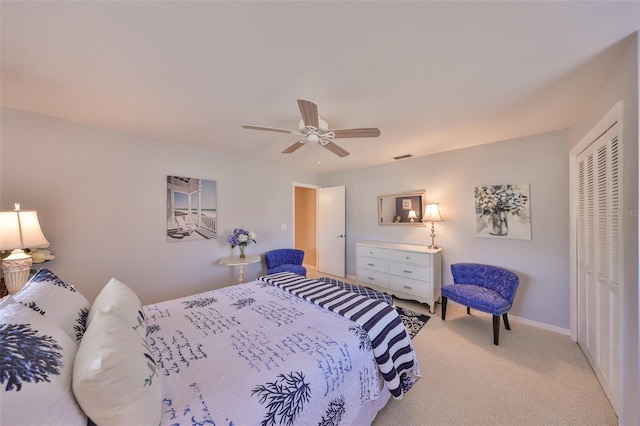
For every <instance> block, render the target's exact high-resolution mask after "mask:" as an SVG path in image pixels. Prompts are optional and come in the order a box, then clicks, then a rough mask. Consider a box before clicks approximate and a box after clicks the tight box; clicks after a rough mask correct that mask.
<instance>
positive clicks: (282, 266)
mask: <svg viewBox="0 0 640 426" xmlns="http://www.w3.org/2000/svg"><path fill="white" fill-rule="evenodd" d="M303 259H304V251H303V250H298V249H276V250H271V251H268V252H266V253H265V254H264V260H265V263H266V264H267V274H275V273H277V272H292V273H294V274H298V275H302V276H305V277H306V276H307V269H306V268H305V267H304V266H302V260H303Z"/></svg>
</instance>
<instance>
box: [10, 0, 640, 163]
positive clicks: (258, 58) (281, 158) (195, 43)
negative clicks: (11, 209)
mask: <svg viewBox="0 0 640 426" xmlns="http://www.w3.org/2000/svg"><path fill="white" fill-rule="evenodd" d="M639 5H640V3H639V2H637V1H630V2H613V1H597V2H583V1H566V2H561V1H555V2H554V1H545V2H537V1H529V2H515V1H513V2H509V1H504V2H499V1H494V2H480V1H476V2H406V1H389V2H362V1H357V2H356V1H348V2H347V1H341V2H329V1H320V2H307V1H304V2H302V1H300V2H267V1H259V2H244V1H243V2H219V1H198V2H187V1H172V2H167V1H164V2H160V1H157V2H156V1H129V2H126V1H117V2H113V1H103V2H94V1H92V2H60V1H48V2H20V1H16V2H9V1H4V0H3V1H2V3H1V6H0V7H1V9H0V19H1V28H0V31H1V33H0V35H1V42H2V51H1V55H2V56H1V60H2V68H1V92H0V95H1V101H2V105H3V106H7V107H12V108H18V109H24V110H28V111H33V112H37V113H42V114H47V115H52V116H55V117H60V118H65V119H69V120H74V121H78V122H82V123H87V124H91V125H95V126H99V127H104V128H110V129H115V130H118V131H122V132H125V133H130V134H136V135H142V136H148V137H151V138H154V139H159V140H163V141H170V142H175V143H180V144H190V145H194V146H198V147H202V148H207V149H212V150H215V151H222V152H226V153H230V154H235V155H239V156H243V157H250V158H254V159H256V160H266V161H272V162H280V163H285V164H290V165H295V166H296V167H300V168H304V169H307V170H312V171H319V172H332V171H339V170H349V169H355V168H361V167H367V166H371V165H376V164H381V163H386V162H391V161H394V160H392V157H394V156H397V155H402V154H409V153H410V154H413V155H414V156H421V155H427V154H432V153H436V152H442V151H447V150H452V149H458V148H462V147H467V146H472V145H477V144H483V143H489V142H495V141H499V140H504V139H510V138H515V137H520V136H526V135H531V134H537V133H542V132H546V131H552V130H558V129H563V128H567V127H569V126H571V124H572V123H573V121H574V120H575V118H576V116H577V115H578V114H579V112H580V111H581V110H582V108H583V107H584V105H585V104H586V103H587V102H588V100H589V98H590V96H592V94H593V93H594V92H595V90H596V89H597V87H598V85H599V84H600V82H601V81H602V79H603V78H604V76H605V75H606V73H607V72H608V70H610V68H611V66H612V65H613V64H614V63H615V60H616V57H617V56H618V55H619V54H620V52H621V51H622V49H623V48H624V45H625V42H626V40H624V39H625V37H627V36H629V35H630V34H632V33H633V32H635V31H637V30H638V29H639V28H640V12H639V10H640V7H639ZM296 99H307V100H310V101H313V102H315V103H316V104H318V107H319V112H320V115H321V116H322V117H323V118H324V119H325V120H327V121H328V122H329V127H330V128H333V129H344V128H352V127H378V128H380V130H381V133H382V134H381V136H380V137H379V138H370V139H337V140H336V143H338V144H339V145H341V146H342V147H344V148H345V149H347V150H348V151H350V152H351V155H350V156H348V157H345V158H339V157H337V156H335V155H334V154H332V153H331V152H329V151H328V150H326V149H324V148H321V147H319V146H317V145H312V144H309V145H307V146H305V147H303V148H301V149H299V150H298V151H296V152H295V153H293V154H288V155H286V154H281V153H280V152H281V151H282V150H283V149H285V148H286V147H287V146H289V145H291V144H292V143H294V142H295V141H296V140H297V138H296V137H295V136H293V135H287V134H284V133H273V132H260V131H255V130H246V129H242V128H241V125H242V124H253V125H260V126H268V127H278V128H290V129H295V128H296V127H297V125H298V121H299V120H300V113H299V110H298V107H297V104H296ZM212 155H215V154H214V153H212Z"/></svg>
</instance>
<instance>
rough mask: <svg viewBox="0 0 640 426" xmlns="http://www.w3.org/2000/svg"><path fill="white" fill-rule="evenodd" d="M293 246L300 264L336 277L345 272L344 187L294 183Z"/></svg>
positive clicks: (341, 275) (343, 275)
mask: <svg viewBox="0 0 640 426" xmlns="http://www.w3.org/2000/svg"><path fill="white" fill-rule="evenodd" d="M293 196H294V203H293V207H294V221H293V223H294V229H293V243H294V247H295V248H297V249H300V250H304V252H305V256H304V261H303V264H304V266H305V267H306V268H307V269H308V270H315V271H316V272H319V273H325V274H328V275H333V276H336V277H342V278H343V277H345V276H346V253H345V252H346V234H345V227H346V223H345V221H346V216H345V208H346V207H345V204H346V198H345V187H344V186H333V187H327V188H323V187H318V186H311V185H299V184H294V194H293Z"/></svg>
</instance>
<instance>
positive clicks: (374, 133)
mask: <svg viewBox="0 0 640 426" xmlns="http://www.w3.org/2000/svg"><path fill="white" fill-rule="evenodd" d="M332 132H333V133H334V134H335V135H336V136H335V137H336V138H377V137H378V136H380V129H377V128H375V127H366V128H362V129H343V130H332Z"/></svg>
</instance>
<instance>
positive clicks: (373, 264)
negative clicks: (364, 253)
mask: <svg viewBox="0 0 640 426" xmlns="http://www.w3.org/2000/svg"><path fill="white" fill-rule="evenodd" d="M367 265H369V266H376V264H375V263H367Z"/></svg>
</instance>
